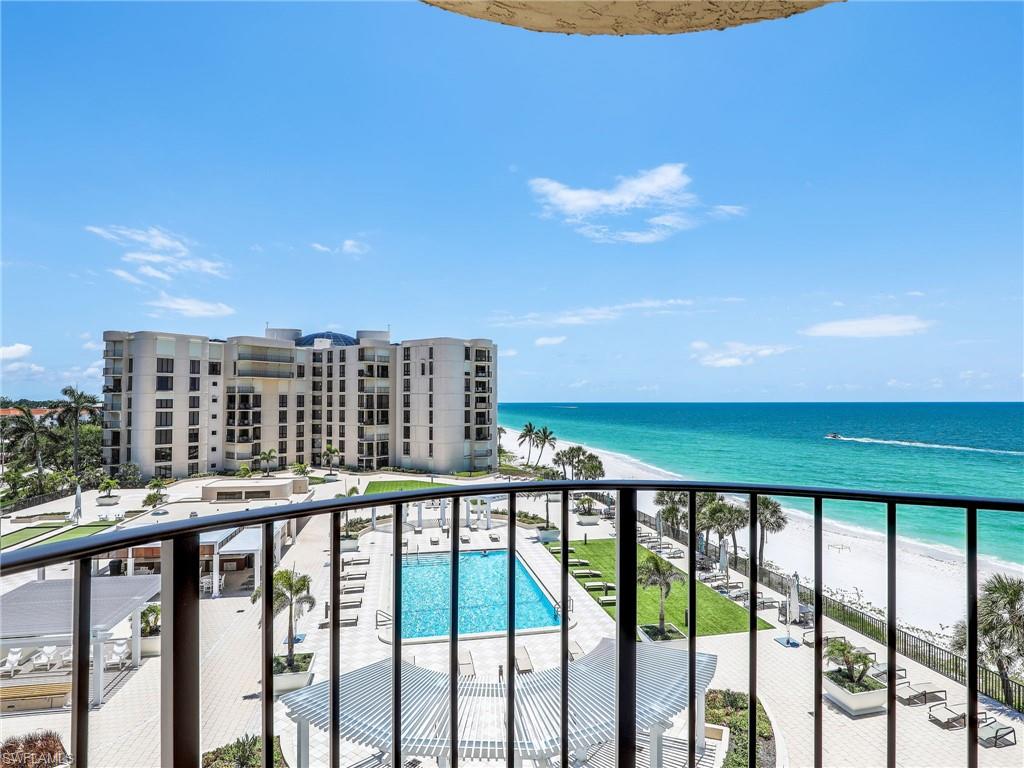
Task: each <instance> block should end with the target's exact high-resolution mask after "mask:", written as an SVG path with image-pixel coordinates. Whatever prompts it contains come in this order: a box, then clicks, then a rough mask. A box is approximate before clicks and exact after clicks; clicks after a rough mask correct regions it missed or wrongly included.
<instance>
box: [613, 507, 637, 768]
mask: <svg viewBox="0 0 1024 768" xmlns="http://www.w3.org/2000/svg"><path fill="white" fill-rule="evenodd" d="M636 550H637V537H636V491H635V490H633V489H622V490H620V491H619V505H618V511H617V513H616V518H615V593H616V595H617V597H616V600H615V701H616V705H617V711H616V713H615V753H616V765H617V768H636V593H637V587H636V566H637V551H636Z"/></svg>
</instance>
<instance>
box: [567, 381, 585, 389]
mask: <svg viewBox="0 0 1024 768" xmlns="http://www.w3.org/2000/svg"><path fill="white" fill-rule="evenodd" d="M589 383H590V379H577V380H576V381H574V382H573V383H572V384H570V385H569V388H570V389H579V388H580V387H585V386H587V384H589Z"/></svg>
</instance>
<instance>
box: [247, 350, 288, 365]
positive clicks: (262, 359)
mask: <svg viewBox="0 0 1024 768" xmlns="http://www.w3.org/2000/svg"><path fill="white" fill-rule="evenodd" d="M238 360H239V362H249V361H252V362H257V363H286V364H291V363H294V362H295V355H288V354H274V353H272V352H239V353H238Z"/></svg>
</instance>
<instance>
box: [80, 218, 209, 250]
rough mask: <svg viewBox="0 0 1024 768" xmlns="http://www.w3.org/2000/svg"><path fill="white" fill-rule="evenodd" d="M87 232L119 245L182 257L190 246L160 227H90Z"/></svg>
mask: <svg viewBox="0 0 1024 768" xmlns="http://www.w3.org/2000/svg"><path fill="white" fill-rule="evenodd" d="M85 230H86V231H87V232H92V233H93V234H94V235H99V236H100V237H102V238H103V239H105V240H110V241H111V242H114V243H117V244H118V245H132V244H136V245H142V246H145V247H146V248H149V249H150V250H154V251H161V252H166V253H176V254H179V255H181V256H184V255H185V254H187V253H188V250H189V245H190V243H189V241H188V240H187V239H185V238H183V237H181V236H179V235H175V234H173V233H171V232H168V231H167V230H165V229H161V228H160V227H149V228H148V229H132V228H131V227H122V226H117V225H112V226H109V227H97V226H88V227H86V228H85Z"/></svg>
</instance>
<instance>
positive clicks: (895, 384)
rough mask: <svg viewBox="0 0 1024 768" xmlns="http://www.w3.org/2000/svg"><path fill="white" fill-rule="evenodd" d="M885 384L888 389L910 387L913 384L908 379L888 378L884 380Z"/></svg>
mask: <svg viewBox="0 0 1024 768" xmlns="http://www.w3.org/2000/svg"><path fill="white" fill-rule="evenodd" d="M885 386H887V387H889V388H890V389H912V388H913V386H914V385H913V384H911V383H910V382H909V381H900V380H899V379H889V380H888V381H887V382H885Z"/></svg>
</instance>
